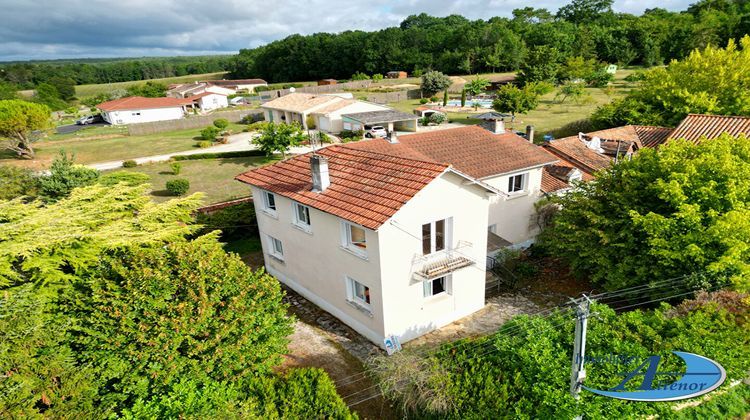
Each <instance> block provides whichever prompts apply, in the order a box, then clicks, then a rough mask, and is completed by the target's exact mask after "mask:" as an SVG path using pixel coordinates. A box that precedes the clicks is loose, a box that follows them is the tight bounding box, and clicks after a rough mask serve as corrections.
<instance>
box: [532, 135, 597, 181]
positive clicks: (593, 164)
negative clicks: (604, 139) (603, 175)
mask: <svg viewBox="0 0 750 420" xmlns="http://www.w3.org/2000/svg"><path fill="white" fill-rule="evenodd" d="M544 148H545V149H546V150H547V151H549V152H550V153H552V154H554V155H555V156H558V157H559V158H561V159H565V160H566V161H568V162H570V163H571V164H573V165H574V166H575V167H577V168H578V169H580V170H582V171H583V172H585V173H588V174H593V173H594V172H596V171H599V170H602V169H605V168H608V167H609V166H610V164H611V159H610V158H609V156H606V155H604V154H601V153H597V152H596V151H594V150H592V149H590V148H588V147H587V146H586V144H584V143H583V141H581V140H580V139H579V138H578V136H571V137H565V138H562V139H558V140H551V141H548V142H546V143H545V144H544Z"/></svg>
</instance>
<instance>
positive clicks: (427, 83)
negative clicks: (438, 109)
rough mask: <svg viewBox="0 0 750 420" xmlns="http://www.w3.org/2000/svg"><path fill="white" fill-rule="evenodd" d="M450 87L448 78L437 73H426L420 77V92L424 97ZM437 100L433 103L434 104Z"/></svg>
mask: <svg viewBox="0 0 750 420" xmlns="http://www.w3.org/2000/svg"><path fill="white" fill-rule="evenodd" d="M450 85H451V79H450V77H448V76H446V75H445V74H443V73H441V72H439V71H428V72H427V73H424V74H423V75H422V92H423V93H424V94H425V95H434V94H436V93H438V92H440V91H442V90H445V89H448V87H449V86H450ZM436 101H437V100H435V101H433V102H436Z"/></svg>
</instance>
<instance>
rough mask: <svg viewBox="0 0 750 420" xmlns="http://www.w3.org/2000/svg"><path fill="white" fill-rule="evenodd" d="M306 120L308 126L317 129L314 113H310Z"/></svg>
mask: <svg viewBox="0 0 750 420" xmlns="http://www.w3.org/2000/svg"><path fill="white" fill-rule="evenodd" d="M305 122H306V123H307V128H310V129H315V127H316V125H315V117H313V116H312V115H308V116H307V118H306V119H305Z"/></svg>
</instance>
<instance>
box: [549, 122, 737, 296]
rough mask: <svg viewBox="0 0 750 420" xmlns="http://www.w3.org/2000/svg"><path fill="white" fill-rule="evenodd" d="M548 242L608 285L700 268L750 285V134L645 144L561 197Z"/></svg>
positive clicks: (719, 280) (704, 277)
mask: <svg viewBox="0 0 750 420" xmlns="http://www.w3.org/2000/svg"><path fill="white" fill-rule="evenodd" d="M560 204H561V210H560V212H559V213H558V214H557V216H556V217H555V218H554V219H553V224H552V226H551V227H549V228H547V229H546V230H545V231H544V232H543V233H542V242H543V244H544V245H545V246H546V247H547V248H548V249H549V250H550V251H551V252H552V253H553V254H554V255H556V256H559V257H561V258H563V259H565V260H566V261H567V262H568V263H570V265H571V267H573V269H574V270H575V271H576V272H578V273H579V274H581V275H585V276H586V277H588V278H590V279H591V280H592V281H593V282H594V283H597V284H601V285H603V286H604V287H606V288H609V289H615V288H622V287H628V286H634V285H645V284H648V283H649V282H651V281H654V280H655V279H668V278H675V277H680V276H685V275H688V276H692V278H691V279H692V280H691V281H693V282H694V283H696V284H697V285H706V286H715V285H727V284H731V285H733V286H734V287H735V288H737V289H740V290H750V263H749V262H750V140H748V139H747V138H745V137H739V138H731V137H729V136H728V135H723V136H722V137H720V138H718V139H714V140H707V141H703V142H702V143H700V144H699V145H694V144H691V143H688V142H686V141H679V140H678V141H670V142H669V143H667V144H666V145H664V146H662V147H660V148H659V149H658V150H653V149H645V150H641V151H640V152H639V153H638V154H637V155H636V156H635V157H634V158H633V159H632V160H623V161H621V162H620V163H618V164H617V165H615V166H614V167H613V168H612V169H611V170H606V171H603V172H600V173H599V174H597V177H596V182H591V183H586V184H584V185H581V186H580V188H579V189H578V190H577V191H574V192H572V193H570V194H568V195H566V196H565V197H563V198H562V199H561V201H560Z"/></svg>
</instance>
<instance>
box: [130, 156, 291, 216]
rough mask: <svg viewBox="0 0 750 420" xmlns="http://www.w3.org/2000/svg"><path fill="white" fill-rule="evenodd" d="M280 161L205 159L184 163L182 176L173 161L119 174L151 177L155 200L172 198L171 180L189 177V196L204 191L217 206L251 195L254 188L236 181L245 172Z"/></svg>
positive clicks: (131, 169)
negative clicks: (251, 189) (175, 171)
mask: <svg viewBox="0 0 750 420" xmlns="http://www.w3.org/2000/svg"><path fill="white" fill-rule="evenodd" d="M277 160H278V159H277V158H267V157H262V156H261V157H257V156H253V157H241V158H226V159H203V160H184V161H180V165H181V170H180V174H179V175H174V174H173V173H172V168H171V164H172V162H162V163H152V164H146V165H141V166H137V167H135V168H127V169H117V171H121V170H122V171H128V172H141V173H144V174H146V175H148V176H149V177H151V181H150V184H151V188H152V193H151V195H152V197H153V199H154V201H158V202H161V201H166V200H169V199H171V198H174V197H172V196H170V195H169V194H168V193H167V191H166V189H165V184H166V182H167V181H169V180H172V179H176V178H185V179H187V180H188V181H190V190H189V192H188V194H192V193H195V192H203V193H205V194H206V198H205V199H204V204H211V203H217V202H221V201H226V200H231V199H234V198H239V197H247V196H248V195H250V186H249V185H247V184H243V183H241V182H239V181H235V180H234V177H235V176H237V175H239V174H240V173H242V172H246V171H248V170H250V169H253V168H257V167H260V166H263V165H267V164H269V163H272V162H275V161H277Z"/></svg>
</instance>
